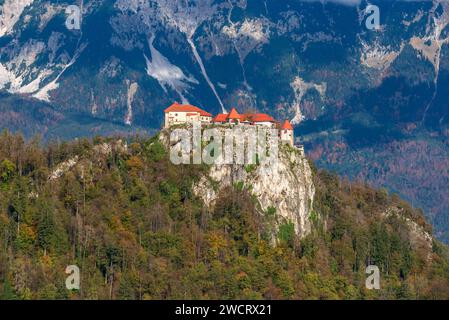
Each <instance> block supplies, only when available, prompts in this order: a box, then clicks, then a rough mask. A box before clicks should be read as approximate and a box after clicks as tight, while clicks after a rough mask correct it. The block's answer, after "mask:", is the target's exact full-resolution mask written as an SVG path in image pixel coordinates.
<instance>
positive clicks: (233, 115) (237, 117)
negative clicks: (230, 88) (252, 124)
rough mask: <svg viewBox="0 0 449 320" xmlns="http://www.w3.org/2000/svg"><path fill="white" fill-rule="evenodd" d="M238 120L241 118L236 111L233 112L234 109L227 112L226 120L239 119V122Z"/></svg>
mask: <svg viewBox="0 0 449 320" xmlns="http://www.w3.org/2000/svg"><path fill="white" fill-rule="evenodd" d="M240 118H241V116H240V114H239V113H238V112H237V110H235V108H232V110H231V112H229V114H228V119H239V120H240Z"/></svg>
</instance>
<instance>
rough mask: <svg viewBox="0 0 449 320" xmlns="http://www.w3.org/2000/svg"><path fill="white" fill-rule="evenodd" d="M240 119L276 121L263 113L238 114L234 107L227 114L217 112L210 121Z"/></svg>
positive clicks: (243, 120) (253, 121) (255, 121)
mask: <svg viewBox="0 0 449 320" xmlns="http://www.w3.org/2000/svg"><path fill="white" fill-rule="evenodd" d="M229 119H231V120H236V119H238V120H240V121H242V122H245V121H247V122H252V123H258V122H272V123H276V120H274V119H273V117H271V116H269V115H268V114H265V113H247V114H239V113H238V112H237V110H236V109H235V108H232V110H231V112H230V113H228V114H224V113H220V114H218V115H217V116H216V117H215V118H214V119H213V120H212V122H228V120H229Z"/></svg>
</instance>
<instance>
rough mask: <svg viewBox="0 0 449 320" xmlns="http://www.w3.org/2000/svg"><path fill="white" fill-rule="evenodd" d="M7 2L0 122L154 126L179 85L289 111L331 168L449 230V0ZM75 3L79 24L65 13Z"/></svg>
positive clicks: (75, 130) (52, 128)
mask: <svg viewBox="0 0 449 320" xmlns="http://www.w3.org/2000/svg"><path fill="white" fill-rule="evenodd" d="M370 3H371V4H376V5H378V6H379V9H380V27H379V28H377V29H374V30H371V29H368V28H367V27H366V19H367V17H369V14H367V13H366V12H365V9H366V7H367V6H368V2H367V1H364V0H360V1H359V0H353V1H352V0H351V1H346V0H333V1H298V0H286V1H276V0H264V1H256V0H228V1H225V0H221V1H219V0H195V1H177V0H157V1H154V0H139V1H137V0H115V1H107V0H84V1H83V0H79V1H57V2H55V1H44V0H3V1H0V6H1V9H0V90H1V93H0V94H1V96H0V97H1V98H0V112H1V117H0V125H1V127H2V128H9V129H11V130H14V131H18V130H20V131H22V132H24V133H25V134H26V135H28V136H30V135H35V134H41V135H43V136H44V138H46V139H54V138H61V137H62V138H74V137H77V136H84V135H96V134H101V133H104V134H109V133H112V132H120V133H125V134H126V133H129V132H135V131H140V130H143V131H154V130H155V129H158V128H159V127H160V125H161V123H162V117H163V113H162V110H163V109H164V108H165V107H166V106H167V105H169V104H170V103H172V102H173V101H174V100H176V101H180V102H181V101H183V102H187V101H188V102H190V103H193V104H196V105H198V106H201V107H203V108H204V109H207V110H208V111H210V112H212V113H217V112H221V111H222V110H223V109H229V108H230V107H231V106H236V107H238V108H239V109H241V110H242V111H244V110H247V109H258V110H260V111H263V112H267V113H270V114H272V115H273V116H275V117H277V118H279V119H284V118H288V119H291V120H292V122H293V123H294V124H295V125H296V130H297V137H298V140H299V142H301V143H303V144H304V145H305V150H306V152H307V153H308V155H309V156H310V157H312V158H313V159H314V160H316V162H317V164H318V165H319V166H322V167H326V168H330V169H332V170H335V171H337V172H338V173H340V174H342V175H345V176H349V177H350V178H353V179H362V180H364V181H368V182H370V183H372V184H374V185H376V186H386V187H387V188H388V189H390V190H392V191H394V192H398V193H400V194H401V195H402V196H404V197H405V198H407V199H408V200H410V201H411V202H412V203H413V205H415V206H417V207H422V208H423V209H424V210H425V212H426V213H427V214H428V216H429V217H430V218H431V219H432V220H433V222H434V225H435V227H436V234H437V235H438V236H439V237H440V238H441V239H446V240H447V239H448V237H449V235H448V233H447V231H445V230H448V227H449V214H448V212H449V203H448V201H447V199H448V198H449V183H448V182H449V172H448V170H447V168H448V167H449V163H448V161H449V160H448V154H449V145H448V139H447V138H448V135H449V126H448V121H449V119H448V111H449V108H448V100H447V96H448V95H447V87H448V84H449V59H448V53H449V51H448V39H449V34H448V30H449V29H448V23H449V5H448V4H447V3H446V2H445V1H438V0H434V1H373V2H370ZM70 5H77V6H78V8H79V11H80V13H81V16H80V21H79V22H80V28H79V29H77V28H67V26H66V23H67V20H68V19H69V22H70V21H73V19H74V17H75V18H76V15H75V16H74V14H75V13H76V12H75V13H74V11H71V10H68V11H67V12H66V10H67V8H68V7H69V6H70Z"/></svg>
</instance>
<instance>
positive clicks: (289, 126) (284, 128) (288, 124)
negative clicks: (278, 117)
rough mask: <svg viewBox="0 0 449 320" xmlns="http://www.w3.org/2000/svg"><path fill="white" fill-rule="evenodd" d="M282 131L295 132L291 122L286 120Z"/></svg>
mask: <svg viewBox="0 0 449 320" xmlns="http://www.w3.org/2000/svg"><path fill="white" fill-rule="evenodd" d="M281 129H282V130H293V127H292V125H291V123H290V121H288V120H285V122H284V124H283V125H282V127H281Z"/></svg>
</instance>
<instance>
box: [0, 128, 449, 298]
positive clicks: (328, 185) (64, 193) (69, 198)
mask: <svg viewBox="0 0 449 320" xmlns="http://www.w3.org/2000/svg"><path fill="white" fill-rule="evenodd" d="M207 170H208V167H207V166H194V165H189V166H175V165H172V164H171V163H170V161H169V160H168V156H167V153H166V150H165V148H164V147H163V145H162V144H161V143H160V142H159V140H158V138H157V137H153V138H142V137H134V138H131V139H128V141H126V143H125V142H124V140H121V139H119V138H101V137H98V138H95V139H93V140H77V141H74V142H70V143H50V144H48V145H47V146H45V147H43V146H41V145H40V143H39V140H38V139H34V140H31V141H29V142H26V141H24V139H23V138H22V137H21V136H19V135H10V134H9V133H7V132H4V133H3V134H1V136H0V298H1V299H78V298H81V299H109V298H112V299H198V298H201V299H236V298H256V299H378V298H386V299H394V298H406V299H415V298H418V299H435V298H449V250H448V248H447V247H446V246H445V245H443V244H441V243H439V242H438V241H436V240H434V239H433V237H431V232H432V231H431V227H430V226H429V225H428V224H427V223H426V222H425V220H424V217H423V215H422V213H421V211H420V210H417V209H414V208H412V207H411V206H410V205H408V204H407V203H405V202H404V201H402V200H401V199H399V198H398V197H397V196H394V195H389V194H388V193H387V192H386V191H385V190H374V189H371V188H369V187H367V186H366V185H363V184H360V183H350V182H347V181H342V180H340V179H339V178H338V177H336V176H335V175H333V174H330V173H327V172H325V171H317V170H314V183H315V187H316V190H317V193H316V196H315V201H314V212H313V214H312V216H311V219H312V222H313V226H314V227H313V230H312V233H311V234H309V235H308V236H307V237H305V238H302V239H298V238H297V237H296V236H295V234H294V231H293V229H292V228H291V226H290V225H289V224H286V225H284V226H282V227H281V228H280V229H279V232H278V234H277V245H275V246H274V245H272V243H273V241H272V239H271V238H270V235H271V234H272V229H271V228H272V221H273V219H274V218H275V216H276V212H275V211H273V210H268V211H267V212H265V213H263V214H260V213H259V210H256V208H257V199H255V198H254V197H253V196H251V195H250V194H249V193H248V192H247V191H246V190H245V189H244V188H239V187H238V185H237V186H235V187H233V188H227V189H226V190H224V191H223V192H221V195H220V198H219V200H218V201H217V204H216V205H215V207H214V209H207V208H206V206H205V205H204V203H202V201H200V200H199V199H198V198H196V197H195V196H194V193H193V192H192V185H193V183H194V182H195V181H198V180H199V178H200V177H201V175H202V174H203V173H205V172H206V171H207ZM73 264H75V265H77V266H79V268H80V270H81V288H80V290H79V291H68V290H67V289H66V288H65V279H66V276H67V275H66V274H65V273H64V270H65V268H66V266H67V265H73ZM368 264H375V265H377V266H378V267H379V268H380V270H381V290H367V289H366V288H365V279H366V275H365V267H366V265H368Z"/></svg>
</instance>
